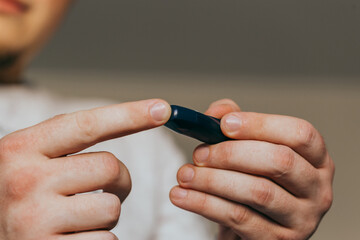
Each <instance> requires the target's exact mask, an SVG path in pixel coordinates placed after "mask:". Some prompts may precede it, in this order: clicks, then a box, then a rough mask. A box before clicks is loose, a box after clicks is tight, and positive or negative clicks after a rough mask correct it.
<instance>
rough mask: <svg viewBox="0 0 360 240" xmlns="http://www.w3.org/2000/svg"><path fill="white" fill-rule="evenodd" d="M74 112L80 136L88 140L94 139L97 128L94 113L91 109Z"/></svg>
mask: <svg viewBox="0 0 360 240" xmlns="http://www.w3.org/2000/svg"><path fill="white" fill-rule="evenodd" d="M74 114H75V120H76V124H77V127H78V129H79V130H80V132H81V134H82V136H83V137H84V138H86V139H89V140H95V139H96V129H97V127H96V125H97V118H96V115H95V114H94V113H93V112H91V111H80V112H76V113H74Z"/></svg>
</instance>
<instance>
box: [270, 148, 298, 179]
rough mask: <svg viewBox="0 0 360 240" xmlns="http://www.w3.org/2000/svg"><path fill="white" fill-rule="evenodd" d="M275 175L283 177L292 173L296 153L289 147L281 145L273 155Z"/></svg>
mask: <svg viewBox="0 0 360 240" xmlns="http://www.w3.org/2000/svg"><path fill="white" fill-rule="evenodd" d="M273 163H274V164H273V166H274V173H273V175H274V177H276V178H281V177H283V176H285V175H287V174H288V173H290V172H291V171H292V170H293V169H294V166H295V153H294V151H293V150H291V149H290V148H289V147H286V146H279V147H278V148H277V150H276V152H275V154H274V156H273Z"/></svg>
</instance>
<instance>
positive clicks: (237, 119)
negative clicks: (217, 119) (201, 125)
mask: <svg viewBox="0 0 360 240" xmlns="http://www.w3.org/2000/svg"><path fill="white" fill-rule="evenodd" d="M242 125H243V121H242V119H241V116H240V114H237V113H230V114H228V115H226V116H224V117H223V118H222V119H221V129H222V131H223V133H224V134H225V135H226V136H228V137H230V138H234V137H235V136H237V135H238V133H239V132H240V129H241V127H242Z"/></svg>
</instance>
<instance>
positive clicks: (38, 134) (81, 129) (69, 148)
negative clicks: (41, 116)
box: [24, 99, 171, 158]
mask: <svg viewBox="0 0 360 240" xmlns="http://www.w3.org/2000/svg"><path fill="white" fill-rule="evenodd" d="M170 114H171V108H170V106H169V104H168V103H167V102H165V101H163V100H160V99H152V100H144V101H137V102H128V103H122V104H117V105H111V106H106V107H100V108H95V109H91V110H85V111H79V112H75V113H70V114H63V115H59V116H56V117H54V118H52V119H49V120H47V121H45V122H42V123H40V124H38V125H36V126H33V127H31V128H29V129H26V130H24V131H27V133H28V134H26V136H28V137H31V138H32V141H31V142H32V146H31V152H38V153H41V154H43V155H45V156H47V157H49V158H54V157H60V156H64V155H67V154H72V153H76V152H79V151H81V150H84V149H86V148H88V147H90V146H92V145H94V144H96V143H98V142H102V141H105V140H109V139H113V138H117V137H122V136H125V135H129V134H132V133H136V132H139V131H143V130H147V129H150V128H154V127H158V126H160V125H163V124H164V123H165V122H166V121H167V120H168V119H169V117H170Z"/></svg>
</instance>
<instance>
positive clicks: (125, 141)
mask: <svg viewBox="0 0 360 240" xmlns="http://www.w3.org/2000/svg"><path fill="white" fill-rule="evenodd" d="M112 103H113V102H110V101H104V100H96V99H95V100H94V99H93V100H84V99H74V98H72V99H69V98H61V97H59V96H54V95H52V94H50V93H48V92H46V91H44V90H38V89H31V88H29V87H22V86H11V87H10V86H7V87H5V86H0V138H1V137H3V136H5V135H7V134H9V133H11V132H13V131H16V130H19V129H23V128H26V127H29V126H32V125H35V124H37V123H39V122H42V121H44V120H46V119H48V118H50V117H53V116H54V115H57V114H62V113H69V112H74V111H78V110H84V109H90V108H94V107H98V106H103V105H108V104H112ZM86 151H88V152H93V151H108V152H111V153H113V154H114V155H115V156H116V157H117V158H118V159H120V160H121V161H122V162H123V163H124V164H125V165H126V166H127V167H128V169H129V171H130V174H131V178H132V183H133V188H132V191H131V193H130V195H129V197H128V198H127V199H126V201H125V202H124V204H123V205H122V209H121V216H120V220H119V223H118V225H117V227H116V228H115V229H113V232H114V233H115V234H116V235H117V236H118V238H119V239H131V240H147V239H148V240H162V239H164V240H170V239H171V240H176V239H179V240H187V239H189V240H202V239H204V240H205V239H206V240H207V239H213V238H214V236H211V235H212V234H211V233H210V232H211V231H209V226H208V223H207V222H205V221H204V220H203V219H202V218H201V217H199V216H197V215H195V214H193V213H188V212H185V211H184V210H181V209H178V208H177V207H175V206H173V205H172V204H171V202H170V200H169V197H168V195H169V190H170V189H171V187H172V186H175V185H176V184H177V183H176V172H177V169H178V168H179V167H180V166H181V165H182V164H183V163H184V162H185V161H184V158H183V155H182V154H181V153H180V151H179V150H178V149H177V148H176V147H175V145H174V143H173V141H172V139H171V138H170V137H169V136H168V135H167V134H166V132H164V131H163V130H162V129H161V128H158V129H153V130H149V131H145V132H141V133H137V134H134V135H131V136H127V137H123V138H119V139H115V140H111V141H107V142H103V143H100V144H97V145H96V146H94V147H91V148H89V149H86Z"/></svg>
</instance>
